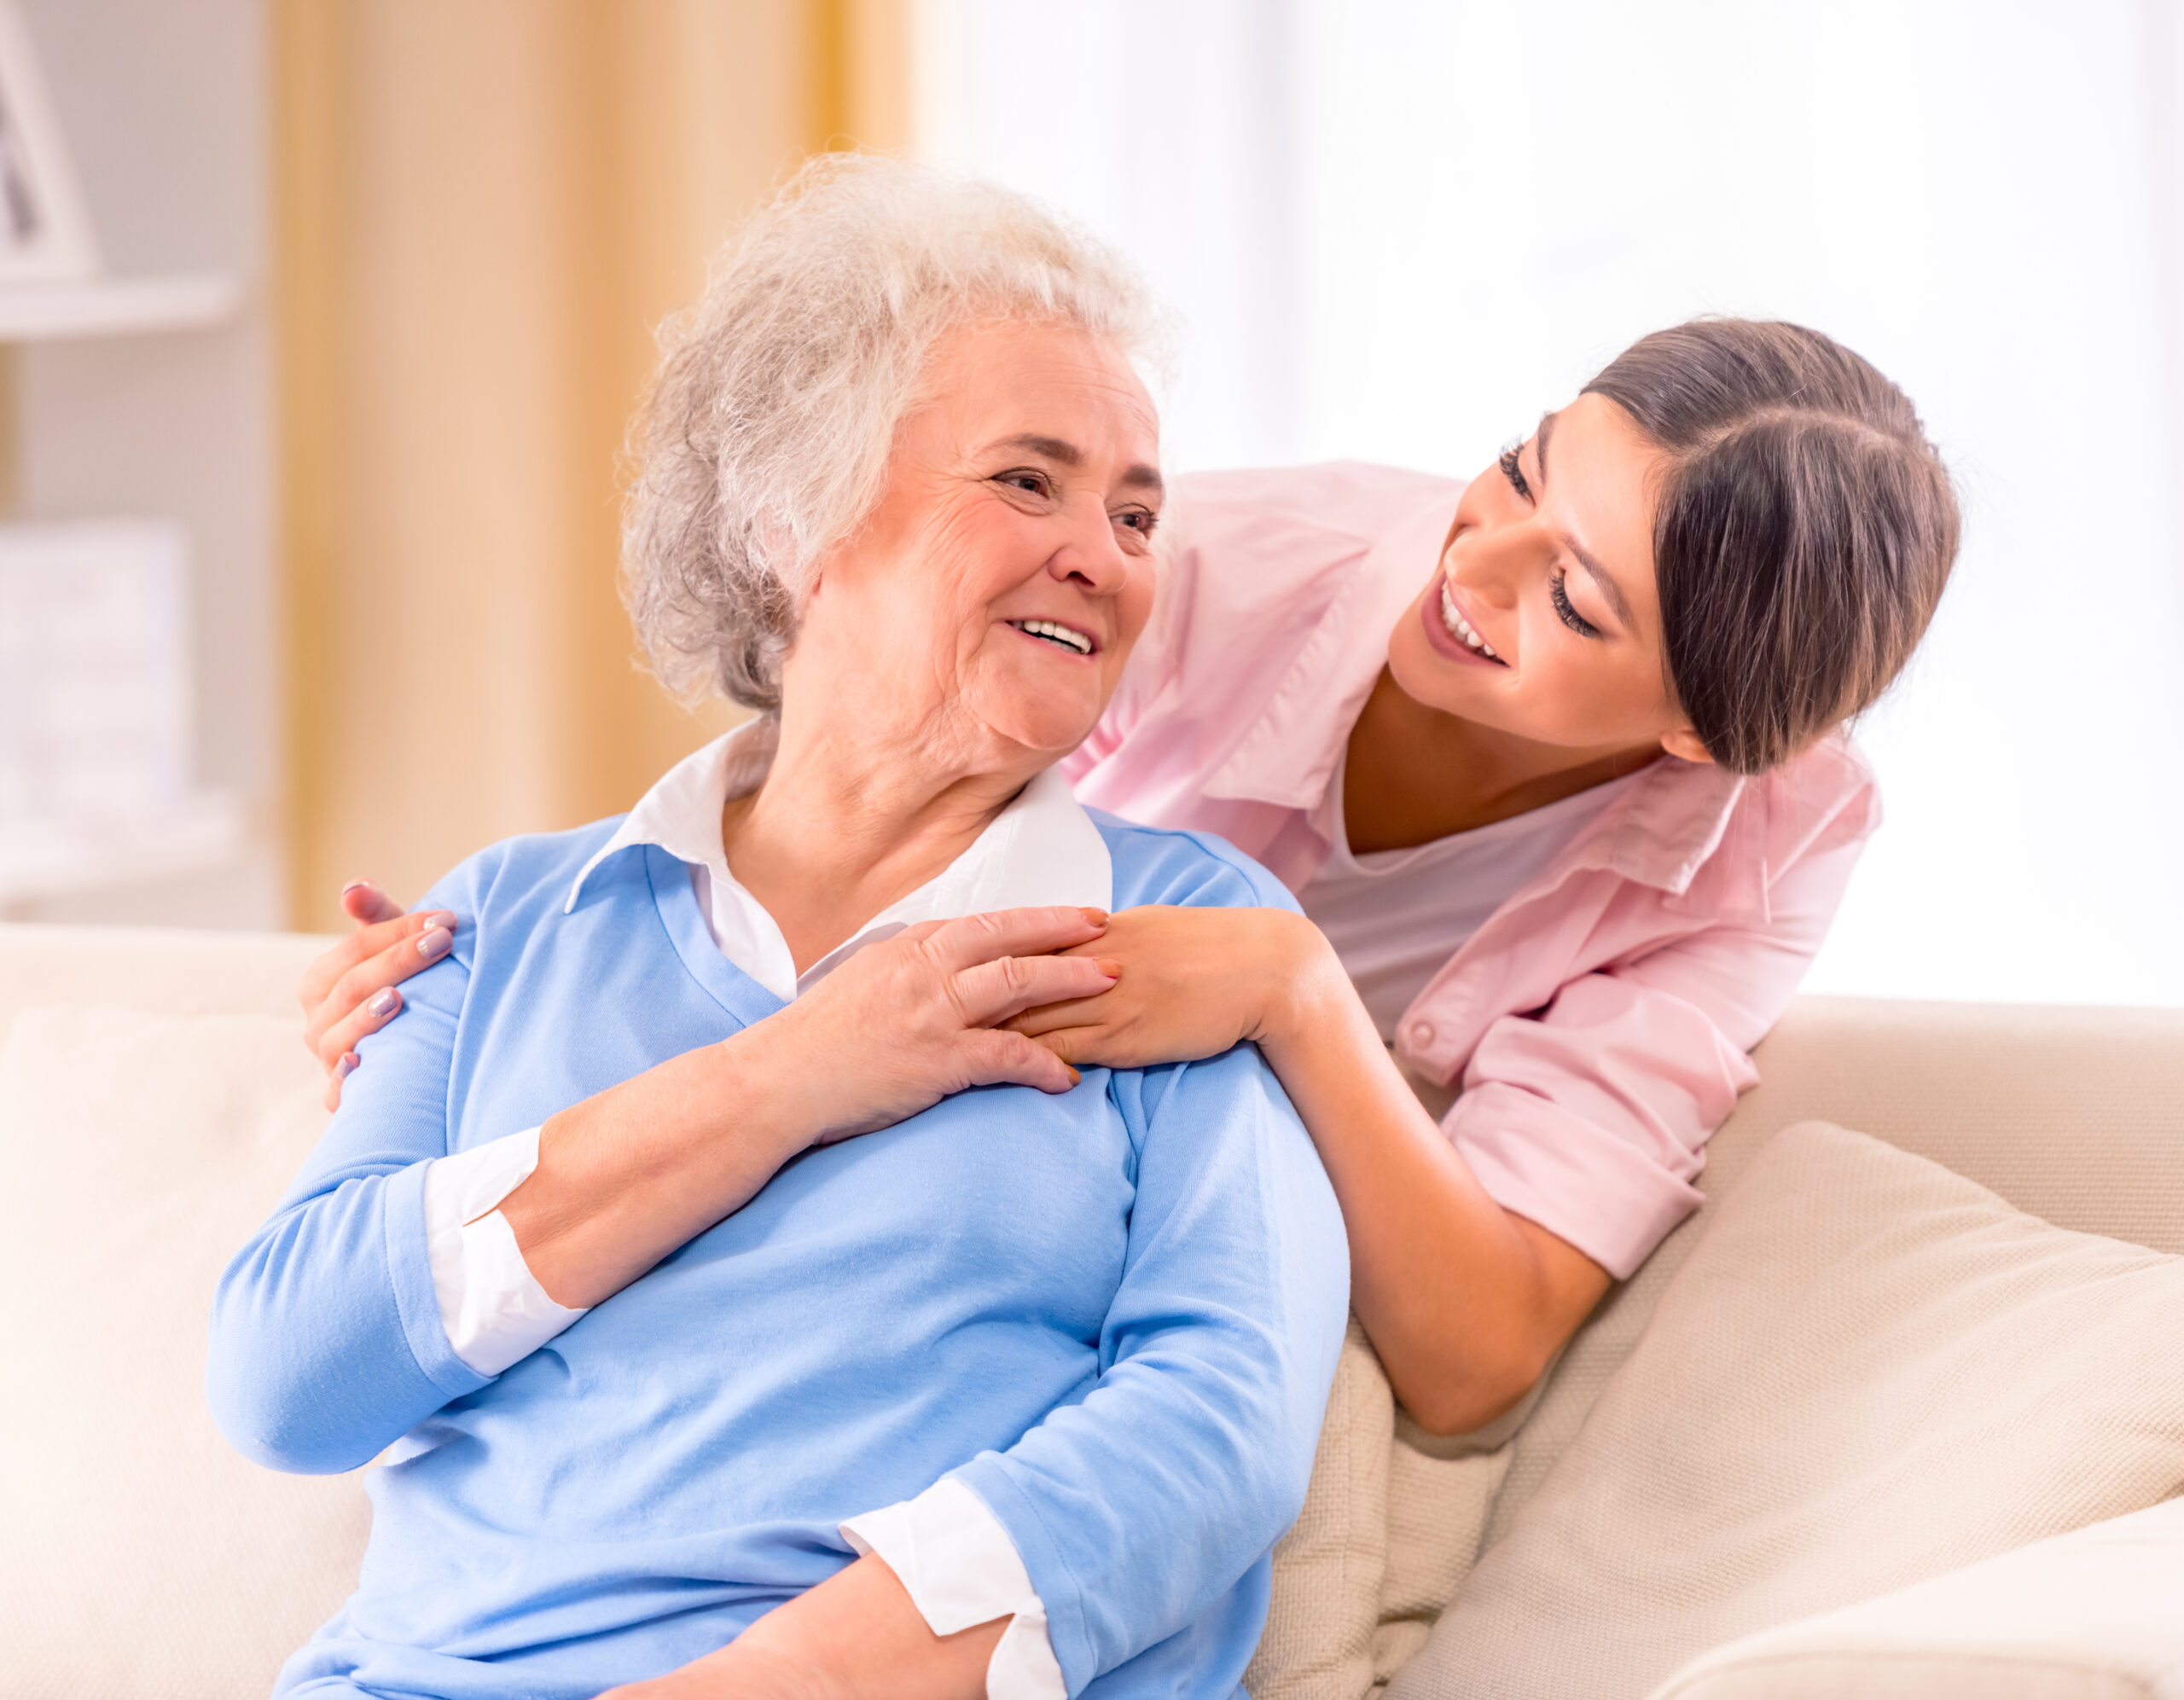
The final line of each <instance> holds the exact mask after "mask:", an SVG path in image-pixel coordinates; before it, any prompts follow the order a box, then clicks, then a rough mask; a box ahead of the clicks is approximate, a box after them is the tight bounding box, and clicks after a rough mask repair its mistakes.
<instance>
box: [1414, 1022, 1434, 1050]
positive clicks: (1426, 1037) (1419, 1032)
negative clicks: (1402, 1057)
mask: <svg viewBox="0 0 2184 1700" xmlns="http://www.w3.org/2000/svg"><path fill="white" fill-rule="evenodd" d="M1410 1042H1411V1043H1412V1044H1414V1045H1419V1046H1425V1045H1430V1044H1432V1042H1433V1024H1432V1022H1430V1021H1414V1022H1412V1023H1411V1024H1410Z"/></svg>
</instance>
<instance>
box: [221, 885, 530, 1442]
mask: <svg viewBox="0 0 2184 1700" xmlns="http://www.w3.org/2000/svg"><path fill="white" fill-rule="evenodd" d="M479 883H480V882H479V863H478V862H476V861H473V862H469V863H466V864H465V865H464V867H462V868H460V869H458V870H456V873H454V874H452V875H450V877H449V878H448V879H446V880H444V881H443V882H442V883H441V885H439V886H438V887H436V888H435V889H434V890H433V892H432V893H431V894H430V895H429V896H427V899H426V906H427V907H431V908H446V909H452V910H453V911H454V912H455V913H456V916H457V917H458V924H457V925H456V933H455V947H454V949H452V950H451V951H450V953H449V954H447V955H446V956H445V957H444V958H442V959H441V960H439V962H437V963H435V964H434V965H433V966H432V967H430V968H427V970H425V971H424V972H422V973H421V974H419V975H417V976H416V977H415V978H412V979H410V980H409V981H407V982H405V983H404V985H403V988H402V990H403V997H404V1010H403V1015H402V1019H401V1020H399V1021H397V1022H392V1023H390V1024H388V1025H387V1026H386V1028H385V1029H383V1030H381V1031H380V1032H378V1033H375V1034H374V1035H372V1036H370V1037H369V1038H367V1039H365V1040H364V1041H363V1043H362V1045H360V1046H359V1047H358V1054H359V1056H360V1057H362V1058H363V1059H365V1066H363V1067H362V1068H360V1069H358V1070H357V1072H356V1073H354V1074H352V1075H351V1076H349V1078H348V1080H347V1081H346V1082H344V1083H343V1086H342V1091H341V1107H340V1110H339V1111H336V1112H335V1113H334V1119H333V1120H332V1121H331V1122H330V1123H328V1125H327V1129H326V1132H325V1134H323V1135H322V1137H321V1138H320V1140H319V1142H318V1145H317V1148H316V1149H315V1150H314V1151H313V1152H311V1157H310V1158H309V1160H308V1161H307V1162H305V1164H304V1167H303V1172H302V1173H301V1174H300V1175H298V1176H297V1177H296V1180H295V1181H294V1183H293V1185H292V1186H291V1187H289V1188H288V1193H287V1195H286V1196H285V1197H284V1198H282V1200H281V1202H280V1204H278V1205H276V1207H275V1209H274V1211H273V1214H272V1216H270V1217H269V1218H268V1219H267V1221H266V1222H265V1224H264V1226H263V1227H260V1228H259V1229H258V1232H257V1233H255V1234H253V1235H252V1236H251V1238H250V1239H249V1241H248V1242H247V1244H246V1245H244V1246H243V1248H242V1250H241V1251H239V1252H237V1253H236V1254H235V1258H234V1260H233V1261H232V1262H229V1265H228V1267H227V1268H226V1269H225V1270H224V1272H223V1273H222V1274H221V1277H220V1284H219V1287H218V1291H217V1292H216V1294H215V1296H214V1297H213V1301H212V1333H211V1346H210V1349H209V1352H208V1354H207V1359H206V1372H205V1386H206V1396H207V1398H208V1399H209V1401H211V1404H212V1415H213V1419H214V1420H215V1421H217V1422H218V1424H219V1426H220V1430H221V1432H222V1433H223V1434H224V1435H225V1436H227V1437H228V1440H229V1443H230V1444H232V1445H233V1446H234V1447H235V1449H236V1450H237V1451H238V1452H241V1453H243V1454H244V1455H245V1456H246V1457H247V1458H250V1459H254V1460H255V1461H257V1462H258V1463H260V1464H264V1465H269V1466H270V1467H271V1468H273V1469H276V1470H289V1471H302V1472H306V1473H311V1474H321V1473H331V1472H334V1471H343V1470H352V1469H355V1468H357V1466H358V1465H363V1464H365V1463H368V1462H369V1461H370V1459H372V1458H374V1457H375V1456H376V1455H377V1454H378V1453H380V1451H381V1450H382V1449H383V1448H386V1446H387V1445H388V1444H389V1443H390V1442H392V1441H394V1440H395V1439H396V1438H398V1436H401V1435H403V1434H404V1433H406V1432H407V1431H408V1430H410V1429H411V1428H413V1427H415V1425H416V1424H417V1423H419V1422H420V1421H421V1420H422V1419H425V1418H426V1417H428V1416H430V1415H431V1414H432V1413H433V1412H434V1411H437V1410H439V1408H440V1407H442V1406H443V1405H445V1404H446V1403H447V1402H448V1401H450V1400H451V1399H456V1398H459V1397H461V1396H462V1395H464V1394H467V1393H471V1392H474V1391H475V1390H478V1389H479V1388H480V1387H483V1386H485V1384H487V1383H488V1382H489V1381H490V1380H491V1377H488V1376H481V1375H479V1373H478V1372H476V1371H474V1370H473V1369H471V1368H470V1367H469V1366H468V1365H466V1364H464V1363H463V1361H462V1360H461V1359H460V1358H458V1357H456V1355H455V1349H454V1348H453V1347H452V1346H450V1344H449V1343H448V1339H447V1333H446V1331H445V1329H444V1328H443V1327H442V1326H441V1324H440V1317H439V1301H438V1299H437V1298H436V1297H435V1296H434V1293H433V1274H432V1266H431V1263H430V1262H429V1261H428V1259H427V1255H426V1249H425V1208H424V1181H425V1166H426V1164H427V1163H428V1162H429V1161H430V1160H431V1159H432V1158H437V1157H444V1156H446V1155H447V1152H448V1102H449V1083H450V1070H451V1067H452V1064H453V1059H454V1055H455V1043H456V1030H457V1027H458V1025H459V1024H460V1021H461V1018H462V1007H463V1000H464V997H465V995H466V994H467V992H468V989H469V985H470V974H471V965H472V962H473V960H474V958H473V948H474V943H475V940H476V937H477V923H478V915H479V902H478V896H479Z"/></svg>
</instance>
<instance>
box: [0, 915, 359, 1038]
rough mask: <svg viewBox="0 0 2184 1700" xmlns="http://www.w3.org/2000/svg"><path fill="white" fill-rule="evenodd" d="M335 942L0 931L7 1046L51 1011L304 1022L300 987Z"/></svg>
mask: <svg viewBox="0 0 2184 1700" xmlns="http://www.w3.org/2000/svg"><path fill="white" fill-rule="evenodd" d="M331 943H334V941H333V940H332V939H331V938H328V937H320V936H319V935H317V934H316V933H307V932H200V931H191V930H189V929H187V928H183V927H172V928H154V927H118V926H6V925H0V1042H4V1041H6V1039H7V1037H8V1030H9V1027H10V1026H12V1025H13V1024H15V1018H16V1016H18V1015H20V1013H21V1012H23V1011H24V1010H26V1009H34V1008H38V1007H41V1006H51V1005H72V1006H74V1007H81V1008H95V1009H101V1008H102V1009H142V1010H150V1011H153V1012H155V1013H158V1014H160V1015H276V1016H291V1015H293V1016H298V1017H299V1018H300V1012H299V1009H298V1007H297V1004H296V982H297V980H298V979H299V978H301V976H302V974H303V972H304V969H305V967H306V966H309V964H310V962H311V958H313V957H314V956H316V955H317V954H318V953H319V952H320V951H322V950H323V949H326V947H327V946H328V945H329V944H331Z"/></svg>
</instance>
